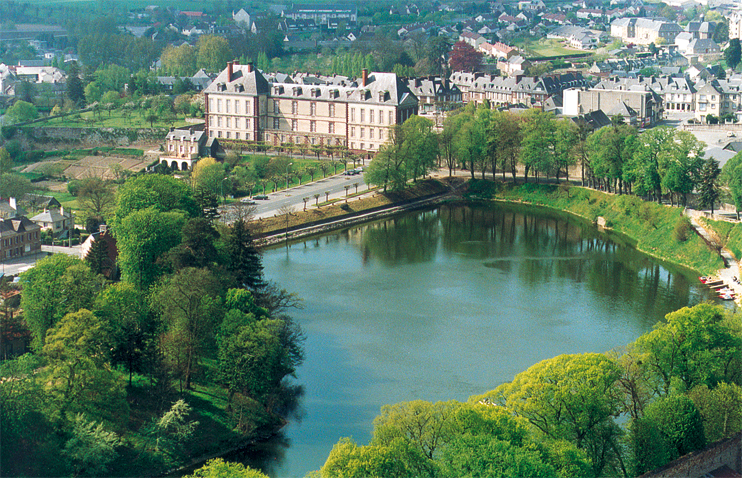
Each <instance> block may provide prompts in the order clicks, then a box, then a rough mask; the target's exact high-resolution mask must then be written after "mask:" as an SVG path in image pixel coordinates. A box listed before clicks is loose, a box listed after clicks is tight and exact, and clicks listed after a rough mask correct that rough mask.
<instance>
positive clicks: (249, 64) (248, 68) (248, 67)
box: [247, 61, 252, 73]
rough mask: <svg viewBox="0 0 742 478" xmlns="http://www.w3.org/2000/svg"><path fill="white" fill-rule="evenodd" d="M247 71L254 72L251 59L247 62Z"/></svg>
mask: <svg viewBox="0 0 742 478" xmlns="http://www.w3.org/2000/svg"><path fill="white" fill-rule="evenodd" d="M247 72H248V73H252V62H251V61H248V62H247Z"/></svg>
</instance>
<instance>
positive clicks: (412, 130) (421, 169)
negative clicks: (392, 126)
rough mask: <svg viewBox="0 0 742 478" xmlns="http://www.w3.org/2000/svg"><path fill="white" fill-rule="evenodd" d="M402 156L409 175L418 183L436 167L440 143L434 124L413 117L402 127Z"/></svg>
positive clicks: (406, 175) (427, 120) (407, 175)
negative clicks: (419, 179)
mask: <svg viewBox="0 0 742 478" xmlns="http://www.w3.org/2000/svg"><path fill="white" fill-rule="evenodd" d="M402 135H403V141H402V145H401V147H402V151H401V153H402V155H403V158H404V159H403V160H404V164H405V168H406V170H407V173H406V174H405V177H411V178H412V180H413V181H416V180H417V178H419V177H425V175H426V174H428V172H429V171H430V170H431V169H433V167H435V161H436V158H437V157H438V141H437V140H436V137H435V134H434V133H433V122H432V121H430V120H429V119H426V118H421V117H420V116H416V115H413V116H411V117H410V118H408V119H407V121H405V122H404V124H403V125H402Z"/></svg>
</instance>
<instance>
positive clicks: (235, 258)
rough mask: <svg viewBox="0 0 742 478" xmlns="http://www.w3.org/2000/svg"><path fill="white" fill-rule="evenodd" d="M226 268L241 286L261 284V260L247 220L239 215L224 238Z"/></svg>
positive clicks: (251, 287) (253, 287)
mask: <svg viewBox="0 0 742 478" xmlns="http://www.w3.org/2000/svg"><path fill="white" fill-rule="evenodd" d="M224 242H225V250H226V254H227V257H228V260H227V267H228V270H229V271H230V272H231V273H232V275H233V276H234V277H235V279H236V280H237V283H238V284H240V285H241V286H242V287H247V288H249V289H253V290H254V289H257V288H260V287H261V286H262V285H263V284H264V281H263V262H262V258H261V256H260V252H259V251H258V249H257V247H255V244H254V242H253V239H252V234H251V232H250V228H249V225H248V223H247V221H246V220H245V219H244V218H242V217H240V218H238V219H237V220H236V221H235V222H234V223H233V224H232V226H231V228H230V229H229V231H228V232H227V236H226V238H225V240H224Z"/></svg>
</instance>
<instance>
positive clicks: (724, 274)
mask: <svg viewBox="0 0 742 478" xmlns="http://www.w3.org/2000/svg"><path fill="white" fill-rule="evenodd" d="M684 213H685V215H686V216H688V218H689V219H690V223H691V224H692V225H693V228H694V229H695V230H696V232H698V234H700V235H701V237H702V238H703V239H704V240H705V241H706V242H707V243H708V244H713V243H714V241H713V240H712V236H711V233H710V232H709V231H708V230H706V228H705V227H704V226H703V224H702V223H701V222H700V221H698V218H699V217H703V213H702V212H701V211H696V210H695V209H687V208H686V209H685V211H684ZM720 255H721V258H722V260H723V261H724V265H725V266H726V267H725V268H724V269H719V270H718V271H716V274H715V276H716V277H718V278H719V279H721V280H723V281H724V283H725V284H726V285H727V286H728V287H730V288H731V289H733V290H734V296H735V297H736V299H734V301H735V302H736V303H737V305H740V306H742V285H740V284H738V283H736V282H735V281H734V278H735V277H737V278H739V276H740V269H739V263H738V262H737V260H736V259H735V258H734V255H732V253H731V251H729V249H726V248H722V249H721V252H720Z"/></svg>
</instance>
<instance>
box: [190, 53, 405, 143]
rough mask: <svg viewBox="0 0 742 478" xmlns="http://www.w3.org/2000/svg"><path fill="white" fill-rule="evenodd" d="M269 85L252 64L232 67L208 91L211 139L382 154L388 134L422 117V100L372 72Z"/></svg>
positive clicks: (391, 78) (393, 78) (394, 78)
mask: <svg viewBox="0 0 742 478" xmlns="http://www.w3.org/2000/svg"><path fill="white" fill-rule="evenodd" d="M314 79H315V80H316V81H315V84H310V85H306V84H297V83H295V82H293V80H291V81H290V82H289V81H288V80H287V81H286V82H273V83H270V82H268V80H266V78H265V77H264V76H263V75H262V73H260V72H259V71H257V70H256V69H255V68H254V67H253V66H252V64H247V65H238V64H234V63H232V62H230V63H229V64H228V65H227V68H226V69H225V70H224V71H222V72H221V73H220V74H219V76H218V77H217V79H216V80H215V81H214V82H213V83H212V84H211V86H209V87H208V88H207V89H206V90H205V92H204V97H205V99H204V101H205V104H206V130H205V131H206V134H207V136H209V137H210V138H222V139H226V140H238V141H250V142H254V141H264V142H266V143H269V144H273V145H276V146H278V145H280V144H283V143H292V144H299V145H307V146H311V145H332V146H344V147H347V148H349V149H351V150H354V151H358V152H361V153H372V152H376V151H378V149H379V147H381V146H382V145H383V144H384V143H386V141H387V140H388V139H389V135H390V133H389V130H390V128H392V127H394V125H396V124H402V123H403V122H404V121H405V120H407V118H409V117H410V116H412V115H414V114H417V113H418V100H417V98H416V97H415V95H414V94H413V93H412V92H411V91H410V89H409V88H408V87H407V85H406V84H405V83H404V81H402V79H400V78H399V77H397V75H396V74H394V73H379V72H373V73H369V72H368V71H367V70H365V69H364V70H363V74H362V77H361V78H359V79H357V80H356V81H353V82H352V83H350V84H347V83H344V84H342V85H338V84H333V83H332V82H323V81H322V80H321V79H319V78H318V77H314Z"/></svg>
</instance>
